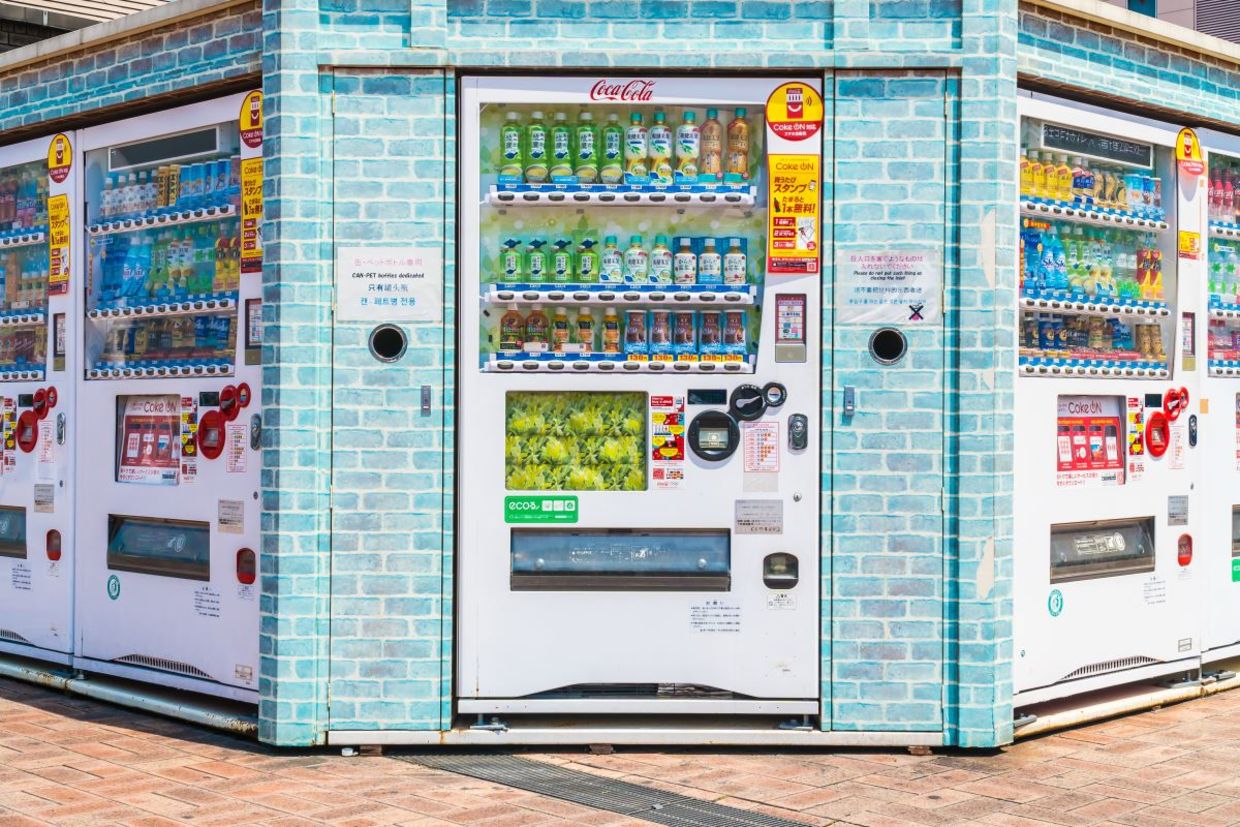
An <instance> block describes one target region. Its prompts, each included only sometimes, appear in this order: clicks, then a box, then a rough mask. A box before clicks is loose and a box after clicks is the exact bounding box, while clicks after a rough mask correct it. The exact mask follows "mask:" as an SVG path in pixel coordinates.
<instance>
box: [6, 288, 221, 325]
mask: <svg viewBox="0 0 1240 827" xmlns="http://www.w3.org/2000/svg"><path fill="white" fill-rule="evenodd" d="M236 306H237V294H236V293H210V294H205V295H196V296H189V297H187V298H186V299H184V300H182V301H165V302H146V303H143V304H134V305H129V304H124V305H122V304H119V303H118V304H101V305H100V306H99V307H96V308H94V309H93V310H87V311H86V318H88V319H97V320H108V319H133V318H144V319H149V318H155V317H159V316H185V315H190V314H193V315H197V314H206V313H222V312H227V311H231V310H233V309H234V308H236ZM3 323H4V322H3V320H2V319H0V324H3Z"/></svg>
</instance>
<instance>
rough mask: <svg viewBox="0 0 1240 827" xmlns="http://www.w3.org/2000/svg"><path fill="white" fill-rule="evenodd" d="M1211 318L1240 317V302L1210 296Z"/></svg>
mask: <svg viewBox="0 0 1240 827" xmlns="http://www.w3.org/2000/svg"><path fill="white" fill-rule="evenodd" d="M1210 318H1211V319H1240V304H1236V303H1235V302H1225V301H1221V300H1220V299H1219V298H1218V297H1217V296H1211V297H1210Z"/></svg>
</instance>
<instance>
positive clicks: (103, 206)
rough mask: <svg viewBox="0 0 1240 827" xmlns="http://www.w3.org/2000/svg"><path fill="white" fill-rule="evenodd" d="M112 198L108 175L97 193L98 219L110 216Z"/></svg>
mask: <svg viewBox="0 0 1240 827" xmlns="http://www.w3.org/2000/svg"><path fill="white" fill-rule="evenodd" d="M112 197H113V192H112V176H111V175H109V176H107V177H106V178H105V179H104V181H103V191H102V192H100V193H99V218H100V219H102V220H104V221H106V220H107V219H108V218H110V217H111V215H112ZM0 203H2V202H0ZM4 220H6V219H5V218H4V215H3V209H2V208H0V221H4Z"/></svg>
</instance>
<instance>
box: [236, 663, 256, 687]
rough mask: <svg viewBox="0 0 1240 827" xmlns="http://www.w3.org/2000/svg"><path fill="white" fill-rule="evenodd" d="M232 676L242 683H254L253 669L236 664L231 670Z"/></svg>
mask: <svg viewBox="0 0 1240 827" xmlns="http://www.w3.org/2000/svg"><path fill="white" fill-rule="evenodd" d="M233 676H234V677H236V679H237V680H239V681H241V682H242V683H252V682H253V681H254V667H253V666H246V665H245V664H243V663H238V664H237V665H236V666H235V667H234V668H233Z"/></svg>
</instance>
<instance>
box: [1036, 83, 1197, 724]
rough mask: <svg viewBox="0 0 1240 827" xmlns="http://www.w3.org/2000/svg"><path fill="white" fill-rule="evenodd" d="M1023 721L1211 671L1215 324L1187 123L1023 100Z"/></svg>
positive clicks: (1037, 96) (1043, 100)
mask: <svg viewBox="0 0 1240 827" xmlns="http://www.w3.org/2000/svg"><path fill="white" fill-rule="evenodd" d="M1020 114H1021V141H1022V155H1021V159H1020V189H1021V202H1020V203H1021V207H1020V220H1021V242H1020V243H1021V249H1020V267H1021V270H1020V282H1021V288H1020V292H1019V299H1018V302H1019V314H1018V317H1019V319H1020V322H1019V329H1018V332H1017V335H1018V337H1019V364H1018V367H1017V379H1016V383H1015V384H1016V387H1015V411H1016V414H1015V433H1016V455H1015V474H1016V488H1015V498H1014V506H1015V508H1014V510H1015V532H1014V536H1015V551H1014V553H1015V569H1014V578H1013V582H1014V634H1015V667H1014V678H1015V690H1016V699H1015V700H1016V706H1017V707H1018V708H1019V707H1022V706H1028V705H1031V704H1034V703H1038V702H1040V701H1044V700H1050V699H1053V698H1058V697H1063V696H1067V695H1073V694H1077V693H1081V692H1085V691H1089V690H1091V689H1097V688H1100V687H1104V686H1110V685H1115V684H1121V683H1128V682H1131V681H1136V680H1144V679H1151V678H1158V677H1162V676H1174V675H1177V674H1179V673H1184V672H1187V671H1192V670H1195V669H1196V668H1197V666H1198V663H1199V660H1198V657H1199V651H1200V648H1201V623H1200V620H1199V610H1198V606H1199V605H1200V599H1201V578H1200V577H1198V576H1197V571H1198V569H1199V568H1200V566H1199V565H1198V564H1197V563H1195V562H1194V560H1193V555H1192V536H1193V534H1194V526H1195V525H1197V524H1198V523H1199V522H1200V520H1201V518H1202V515H1201V502H1202V498H1201V492H1200V491H1197V490H1194V485H1193V483H1194V481H1195V480H1196V479H1198V476H1197V474H1196V467H1197V465H1198V464H1199V462H1200V456H1201V453H1202V451H1201V449H1198V448H1197V447H1196V443H1197V439H1198V434H1197V415H1196V414H1197V411H1198V402H1199V400H1198V393H1199V388H1200V381H1199V377H1200V376H1201V374H1202V373H1203V372H1204V365H1199V364H1198V363H1197V359H1196V355H1195V350H1194V348H1195V344H1194V343H1195V341H1196V337H1195V329H1196V325H1197V324H1198V320H1203V319H1204V316H1203V312H1202V311H1203V310H1204V307H1203V306H1202V301H1203V296H1201V295H1198V290H1197V284H1198V283H1199V278H1200V273H1199V272H1198V271H1197V270H1196V269H1194V267H1200V262H1194V261H1191V260H1189V259H1186V258H1180V257H1179V255H1178V248H1177V243H1178V239H1177V229H1178V230H1185V231H1190V232H1194V231H1195V232H1199V231H1200V230H1201V229H1202V228H1201V227H1199V226H1197V223H1196V221H1195V219H1194V218H1193V210H1194V209H1195V206H1194V205H1195V204H1196V203H1198V202H1197V201H1195V200H1194V199H1196V198H1199V197H1200V193H1199V192H1197V189H1196V186H1195V179H1192V178H1190V177H1186V176H1184V175H1181V174H1178V172H1177V164H1176V160H1175V149H1174V148H1175V146H1176V140H1177V136H1178V129H1177V128H1176V127H1172V126H1168V125H1164V124H1158V123H1153V122H1150V121H1146V120H1142V119H1138V118H1133V117H1127V116H1125V115H1122V114H1120V113H1115V112H1108V111H1106V110H1102V109H1098V108H1094V107H1088V106H1084V105H1078V104H1070V103H1066V102H1060V101H1056V100H1052V99H1048V98H1045V97H1042V96H1039V95H1029V96H1027V97H1024V98H1022V99H1021V101H1020Z"/></svg>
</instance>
